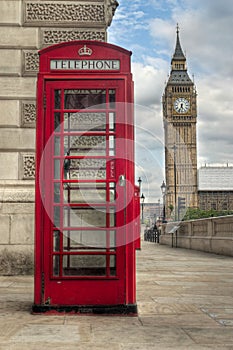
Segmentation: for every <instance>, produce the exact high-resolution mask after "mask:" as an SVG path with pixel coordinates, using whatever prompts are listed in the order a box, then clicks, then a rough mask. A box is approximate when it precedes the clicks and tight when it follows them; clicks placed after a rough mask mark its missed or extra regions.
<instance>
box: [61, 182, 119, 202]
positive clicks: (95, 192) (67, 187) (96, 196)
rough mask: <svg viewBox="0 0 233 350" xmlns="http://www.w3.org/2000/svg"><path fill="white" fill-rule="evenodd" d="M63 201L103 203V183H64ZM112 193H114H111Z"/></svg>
mask: <svg viewBox="0 0 233 350" xmlns="http://www.w3.org/2000/svg"><path fill="white" fill-rule="evenodd" d="M63 186H64V190H63V193H64V202H65V203H72V204H74V203H77V204H80V203H82V204H89V203H90V204H91V203H105V202H106V184H105V183H94V184H93V183H79V184H78V183H68V182H67V183H65V184H64V185H63ZM113 195H114V194H113Z"/></svg>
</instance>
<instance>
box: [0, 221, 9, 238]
mask: <svg viewBox="0 0 233 350" xmlns="http://www.w3.org/2000/svg"><path fill="white" fill-rule="evenodd" d="M9 241H10V217H9V215H0V244H9Z"/></svg>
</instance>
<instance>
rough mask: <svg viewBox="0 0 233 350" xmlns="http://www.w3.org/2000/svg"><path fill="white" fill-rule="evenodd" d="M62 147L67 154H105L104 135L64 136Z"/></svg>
mask: <svg viewBox="0 0 233 350" xmlns="http://www.w3.org/2000/svg"><path fill="white" fill-rule="evenodd" d="M64 148H65V149H66V150H67V152H68V154H69V156H101V155H102V156H105V155H106V137H105V136H99V135H92V136H86V135H85V136H83V135H80V136H65V137H64Z"/></svg>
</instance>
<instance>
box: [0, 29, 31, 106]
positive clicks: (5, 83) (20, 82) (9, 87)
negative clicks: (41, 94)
mask: <svg viewBox="0 0 233 350" xmlns="http://www.w3.org/2000/svg"><path fill="white" fill-rule="evenodd" d="M0 29H1V28H0ZM0 37H1V33H0ZM35 97H36V78H13V77H11V78H9V77H1V79H0V99H9V98H11V99H15V100H16V99H27V98H32V99H33V98H35Z"/></svg>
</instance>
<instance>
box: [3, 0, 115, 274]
mask: <svg viewBox="0 0 233 350" xmlns="http://www.w3.org/2000/svg"><path fill="white" fill-rule="evenodd" d="M117 5H118V3H117V1H116V0H79V1H75V0H70V1H66V0H43V1H41V0H1V8H0V50H1V54H0V254H1V258H0V266H1V267H0V274H4V273H6V274H13V273H26V272H29V271H31V269H32V266H33V243H34V242H33V239H34V177H35V123H36V75H37V72H38V63H39V60H38V50H40V49H41V48H43V47H46V46H49V45H52V44H56V43H59V42H62V41H70V40H81V39H88V40H99V41H106V40H107V33H106V31H107V27H108V26H109V25H110V24H111V21H112V17H113V15H114V12H115V10H116V7H117Z"/></svg>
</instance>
